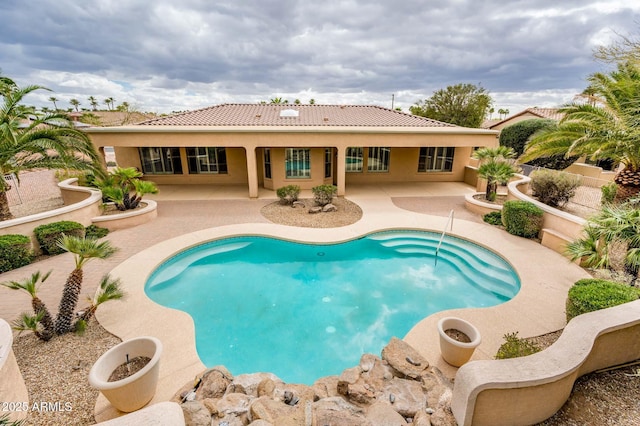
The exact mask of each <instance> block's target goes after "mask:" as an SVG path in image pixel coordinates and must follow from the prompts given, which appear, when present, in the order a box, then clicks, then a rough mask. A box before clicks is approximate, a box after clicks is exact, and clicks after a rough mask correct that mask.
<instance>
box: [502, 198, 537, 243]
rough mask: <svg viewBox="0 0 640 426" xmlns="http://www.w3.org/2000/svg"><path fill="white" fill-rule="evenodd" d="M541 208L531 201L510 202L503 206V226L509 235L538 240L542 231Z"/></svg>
mask: <svg viewBox="0 0 640 426" xmlns="http://www.w3.org/2000/svg"><path fill="white" fill-rule="evenodd" d="M543 214H544V212H543V211H542V209H541V208H539V207H537V206H536V205H535V204H533V203H530V202H529V201H520V200H510V201H505V203H504V205H503V206H502V224H503V225H504V226H505V228H506V230H507V232H508V233H510V234H513V235H517V236H519V237H525V238H536V237H537V236H538V234H539V233H540V230H541V229H542V215H543Z"/></svg>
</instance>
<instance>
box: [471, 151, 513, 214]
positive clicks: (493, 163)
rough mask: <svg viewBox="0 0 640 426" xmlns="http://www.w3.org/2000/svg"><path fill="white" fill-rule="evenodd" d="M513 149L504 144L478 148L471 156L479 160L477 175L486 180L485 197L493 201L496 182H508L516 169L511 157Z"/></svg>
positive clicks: (496, 186)
mask: <svg viewBox="0 0 640 426" xmlns="http://www.w3.org/2000/svg"><path fill="white" fill-rule="evenodd" d="M515 155H516V154H515V151H514V150H513V149H512V148H508V147H506V146H499V147H496V148H480V149H478V150H476V151H475V152H474V153H473V158H477V159H478V160H480V167H478V176H480V177H481V178H483V179H486V180H487V190H486V193H485V198H486V199H487V200H488V201H495V199H496V193H497V190H498V182H508V181H509V179H511V178H512V177H513V175H515V174H516V172H517V171H518V170H517V168H516V167H515V166H514V164H513V161H512V159H513V158H514V157H515Z"/></svg>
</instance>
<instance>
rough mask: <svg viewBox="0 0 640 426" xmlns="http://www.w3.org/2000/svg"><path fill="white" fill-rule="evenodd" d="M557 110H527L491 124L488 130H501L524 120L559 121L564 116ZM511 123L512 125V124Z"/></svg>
mask: <svg viewBox="0 0 640 426" xmlns="http://www.w3.org/2000/svg"><path fill="white" fill-rule="evenodd" d="M559 111H560V110H559V109H558V108H535V107H534V108H527V109H525V110H523V111H520V112H519V113H517V114H515V115H512V116H510V117H508V118H505V119H504V120H501V121H498V122H496V123H492V124H491V125H490V126H489V127H488V128H489V129H496V128H498V129H503V128H504V127H506V125H508V124H513V123H517V122H518V121H522V120H526V119H535V118H542V119H549V120H555V121H560V120H561V119H562V117H563V116H564V114H562V113H561V112H559ZM512 122H513V123H512Z"/></svg>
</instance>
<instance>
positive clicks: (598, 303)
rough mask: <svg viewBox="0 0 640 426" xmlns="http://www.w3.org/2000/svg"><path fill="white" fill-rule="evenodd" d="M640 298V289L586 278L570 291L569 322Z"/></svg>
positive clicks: (568, 301) (568, 298)
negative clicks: (586, 314)
mask: <svg viewBox="0 0 640 426" xmlns="http://www.w3.org/2000/svg"><path fill="white" fill-rule="evenodd" d="M638 298H640V289H638V288H636V287H631V286H628V285H626V284H621V283H617V282H614V281H607V280H601V279H597V278H585V279H582V280H579V281H576V283H575V284H574V285H573V286H572V287H571V288H570V289H569V294H568V297H567V305H566V308H567V309H566V311H567V322H569V321H570V320H571V319H572V318H574V317H577V316H578V315H580V314H584V313H587V312H593V311H597V310H600V309H605V308H611V307H613V306H617V305H621V304H623V303H627V302H633V301H634V300H637V299H638Z"/></svg>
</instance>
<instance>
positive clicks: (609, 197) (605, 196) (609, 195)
mask: <svg viewBox="0 0 640 426" xmlns="http://www.w3.org/2000/svg"><path fill="white" fill-rule="evenodd" d="M600 191H601V192H602V198H601V199H600V202H601V203H602V205H605V204H612V203H613V200H615V199H616V193H617V192H618V185H616V183H615V182H609V183H608V184H606V185H603V186H602V187H600Z"/></svg>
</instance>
